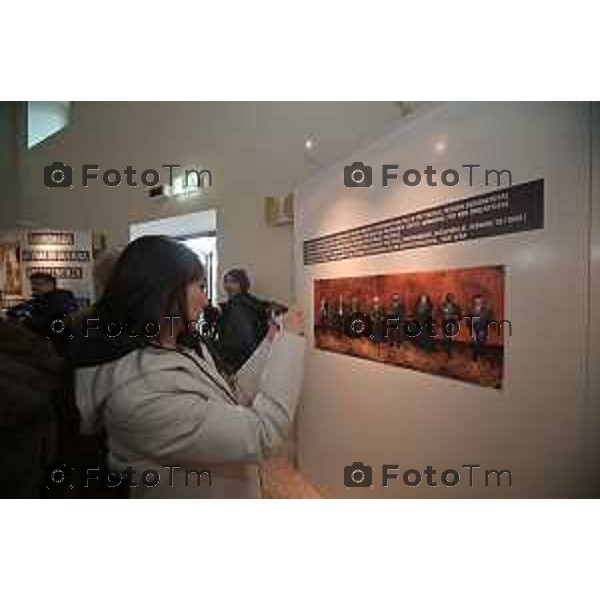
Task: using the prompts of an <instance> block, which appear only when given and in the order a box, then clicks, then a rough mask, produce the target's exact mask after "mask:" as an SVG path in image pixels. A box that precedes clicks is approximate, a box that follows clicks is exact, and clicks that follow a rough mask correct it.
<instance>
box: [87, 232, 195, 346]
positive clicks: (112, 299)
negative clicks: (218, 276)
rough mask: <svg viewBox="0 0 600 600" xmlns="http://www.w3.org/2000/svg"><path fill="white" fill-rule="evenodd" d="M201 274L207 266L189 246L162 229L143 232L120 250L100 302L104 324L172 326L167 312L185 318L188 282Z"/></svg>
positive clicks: (137, 327) (99, 312) (138, 329)
mask: <svg viewBox="0 0 600 600" xmlns="http://www.w3.org/2000/svg"><path fill="white" fill-rule="evenodd" d="M202 279H204V267H203V266H202V263H201V262H200V260H199V259H198V257H197V256H196V254H194V252H192V250H190V249H189V248H188V247H187V246H185V245H184V244H182V243H181V242H178V241H177V240H174V239H173V238H170V237H167V236H163V235H146V236H142V237H139V238H137V239H136V240H134V241H133V242H131V243H130V244H128V246H127V247H126V248H125V250H124V251H123V253H122V254H121V256H120V258H119V260H118V261H117V264H116V266H115V269H114V271H113V273H112V276H111V277H110V279H109V281H108V284H107V286H106V289H105V291H104V294H103V296H102V298H101V299H100V301H99V302H98V305H97V316H98V318H99V320H100V324H101V326H102V325H104V324H105V323H108V322H117V323H119V324H120V325H122V326H125V325H127V327H128V329H130V330H133V331H135V332H142V330H143V327H144V325H146V324H147V323H148V322H149V321H153V322H155V323H158V324H159V325H160V327H161V328H162V327H165V326H167V327H168V326H169V323H168V322H167V321H166V320H165V318H164V317H165V316H179V317H181V318H182V319H183V318H184V315H185V314H186V305H185V303H186V300H185V298H186V294H185V291H186V287H187V285H188V284H189V283H191V282H194V281H200V280H202ZM180 322H181V321H180ZM175 324H177V322H176V321H175ZM143 340H152V338H148V337H147V336H145V335H141V336H140V342H141V343H142V344H143V343H144V342H143Z"/></svg>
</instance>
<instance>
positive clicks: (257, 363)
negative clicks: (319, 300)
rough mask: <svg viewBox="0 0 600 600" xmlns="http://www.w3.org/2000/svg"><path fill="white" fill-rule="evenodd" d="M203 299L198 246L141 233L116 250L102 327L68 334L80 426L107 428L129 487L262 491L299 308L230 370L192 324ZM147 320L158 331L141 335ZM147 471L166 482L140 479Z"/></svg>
mask: <svg viewBox="0 0 600 600" xmlns="http://www.w3.org/2000/svg"><path fill="white" fill-rule="evenodd" d="M206 303H207V298H206V294H205V271H204V267H203V265H202V264H201V262H200V261H199V259H198V257H197V256H196V255H195V254H194V252H192V251H191V250H190V249H189V248H187V247H186V246H185V245H184V244H181V243H180V242H177V241H175V240H173V239H171V238H168V237H166V236H143V237H140V238H137V239H136V240H134V241H133V242H131V243H130V244H129V245H128V246H127V247H126V248H125V251H124V252H123V254H122V255H121V257H120V258H119V261H118V262H117V265H116V267H115V269H114V272H113V275H112V277H111V279H110V281H109V282H108V286H107V288H106V290H105V293H104V295H103V296H102V298H101V299H100V301H99V302H98V304H97V306H96V315H95V316H96V317H97V319H98V321H97V322H96V323H95V324H94V327H93V328H91V329H90V330H89V332H88V335H87V337H86V336H82V337H76V338H74V339H73V340H71V341H70V342H69V346H70V348H69V349H70V352H69V357H70V358H71V361H72V363H71V364H72V366H73V368H74V373H75V395H76V401H77V406H78V408H79V411H80V415H81V423H82V433H84V434H88V435H91V434H93V433H95V432H99V431H100V430H102V429H104V431H105V432H106V440H107V442H106V443H107V462H108V466H109V467H110V468H111V469H113V470H117V471H119V472H120V473H130V475H131V478H130V479H128V481H126V482H124V483H122V484H121V485H124V486H125V487H126V489H127V490H128V491H129V493H130V495H131V496H134V497H175V498H181V497H187V498H254V497H259V496H260V482H259V476H258V464H259V463H260V462H261V460H262V459H263V457H265V456H267V455H269V454H270V453H272V452H274V451H275V450H276V449H277V448H278V446H279V445H280V444H281V442H282V441H283V440H284V438H285V436H286V433H287V430H288V428H289V425H290V423H291V421H292V420H293V418H294V414H295V410H296V405H297V402H298V397H299V393H300V386H301V383H302V376H303V364H304V345H305V344H304V338H303V330H304V323H303V318H302V314H301V313H300V312H299V311H297V310H290V311H289V312H288V313H287V314H286V315H285V316H283V318H282V319H281V324H280V326H279V327H277V326H275V325H274V324H273V325H271V326H269V327H268V331H267V335H266V336H265V339H264V340H263V341H262V342H261V343H260V345H259V347H258V348H257V349H256V351H255V352H254V354H252V356H251V357H250V358H249V359H248V360H247V361H246V363H245V364H244V366H243V367H242V368H241V369H240V370H239V371H238V372H237V373H236V374H235V376H234V377H230V376H228V374H227V373H223V372H222V371H221V370H220V369H219V368H218V362H217V361H215V360H214V358H213V356H212V354H211V351H210V349H209V347H208V346H207V345H206V344H205V342H204V340H203V337H202V336H201V335H196V336H194V335H191V334H192V333H193V332H194V331H195V332H196V333H198V332H197V329H194V328H192V331H191V332H190V329H189V325H190V324H197V322H198V319H199V316H200V314H201V313H202V311H203V310H204V308H205V306H206ZM167 316H168V317H169V318H170V321H169V324H171V325H173V326H172V327H171V326H169V324H167V322H166V321H165V319H166V317H167ZM173 317H178V318H173ZM149 321H154V322H156V323H158V324H160V328H159V331H158V332H155V336H154V337H149V336H147V335H143V334H142V332H143V331H144V326H145V324H146V323H148V322H149ZM108 322H111V323H115V322H116V323H122V324H124V323H127V331H124V332H123V333H121V334H120V335H118V336H113V337H111V336H109V335H107V332H106V329H105V327H104V326H103V325H104V324H105V323H108ZM186 325H187V326H186ZM169 466H171V467H170V470H169V469H168V468H167V467H169ZM130 469H131V470H130ZM148 471H155V472H157V473H159V476H160V477H159V481H156V480H155V481H154V482H153V483H152V485H144V484H143V482H142V473H144V472H148ZM127 478H129V475H127Z"/></svg>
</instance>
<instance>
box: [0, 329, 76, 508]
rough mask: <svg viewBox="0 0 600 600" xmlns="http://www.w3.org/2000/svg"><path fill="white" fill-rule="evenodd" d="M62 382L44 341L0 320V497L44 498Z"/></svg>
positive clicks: (57, 439)
mask: <svg viewBox="0 0 600 600" xmlns="http://www.w3.org/2000/svg"><path fill="white" fill-rule="evenodd" d="M63 383H64V368H63V362H62V361H61V359H60V358H59V357H58V355H56V353H55V352H54V351H53V349H52V347H51V345H50V343H49V342H48V340H47V339H46V338H44V337H42V336H39V335H38V334H36V333H35V332H34V331H32V330H31V329H30V328H28V327H25V326H24V325H23V324H22V323H19V322H16V321H10V320H0V389H2V393H1V394H0V498H39V497H40V496H43V495H44V493H43V492H44V481H45V477H46V474H47V473H46V470H47V469H48V468H49V467H50V466H51V465H52V464H53V462H54V461H55V460H56V459H57V458H58V456H59V454H60V451H61V431H62V418H61V415H62V414H63V413H65V411H66V405H65V403H64V402H62V401H61V400H62V397H61V394H62V388H63ZM73 422H74V423H75V424H76V417H73Z"/></svg>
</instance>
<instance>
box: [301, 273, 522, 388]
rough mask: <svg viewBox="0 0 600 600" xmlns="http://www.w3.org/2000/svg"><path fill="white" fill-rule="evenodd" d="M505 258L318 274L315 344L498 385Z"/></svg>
mask: <svg viewBox="0 0 600 600" xmlns="http://www.w3.org/2000/svg"><path fill="white" fill-rule="evenodd" d="M504 280H505V269H504V267H503V266H486V267H474V268H465V269H445V270H439V271H425V272H415V273H397V274H389V275H370V276H366V277H342V278H337V279H316V280H315V282H314V313H313V314H314V339H315V347H316V348H319V349H321V350H328V351H331V352H337V353H341V354H347V355H351V356H355V357H359V358H364V359H367V360H374V361H378V362H383V363H386V364H390V365H395V366H399V367H404V368H408V369H415V370H417V371H422V372H425V373H431V374H433V375H440V376H443V377H451V378H454V379H460V380H462V381H466V382H469V383H474V384H477V385H481V386H485V387H493V388H501V387H502V381H503V371H504V333H505V331H506V330H508V331H509V334H510V333H511V332H510V329H511V325H510V322H509V321H507V320H505V318H504Z"/></svg>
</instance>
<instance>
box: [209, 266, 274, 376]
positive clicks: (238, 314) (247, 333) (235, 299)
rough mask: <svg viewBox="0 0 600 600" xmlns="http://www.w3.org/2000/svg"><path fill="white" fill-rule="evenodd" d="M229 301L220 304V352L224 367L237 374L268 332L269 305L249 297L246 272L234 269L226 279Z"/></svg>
mask: <svg viewBox="0 0 600 600" xmlns="http://www.w3.org/2000/svg"><path fill="white" fill-rule="evenodd" d="M223 287H224V288H225V291H226V292H227V296H228V300H227V302H225V303H222V304H221V316H220V318H219V322H218V326H217V348H218V351H219V353H220V355H221V357H222V358H223V360H224V362H225V364H226V365H227V366H228V367H229V368H230V369H231V371H232V372H236V371H238V370H239V369H240V367H241V366H242V365H243V364H244V363H245V362H246V361H247V360H248V358H250V356H251V355H252V353H253V352H254V351H255V350H256V348H258V346H259V344H260V343H261V342H262V340H263V339H264V337H265V335H266V334H267V331H268V330H269V322H270V314H269V313H270V311H269V307H270V303H269V302H265V301H264V300H260V299H258V298H256V297H255V296H253V295H252V294H251V293H250V279H249V278H248V274H247V273H246V271H244V269H231V270H230V271H228V272H227V273H225V276H224V278H223Z"/></svg>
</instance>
